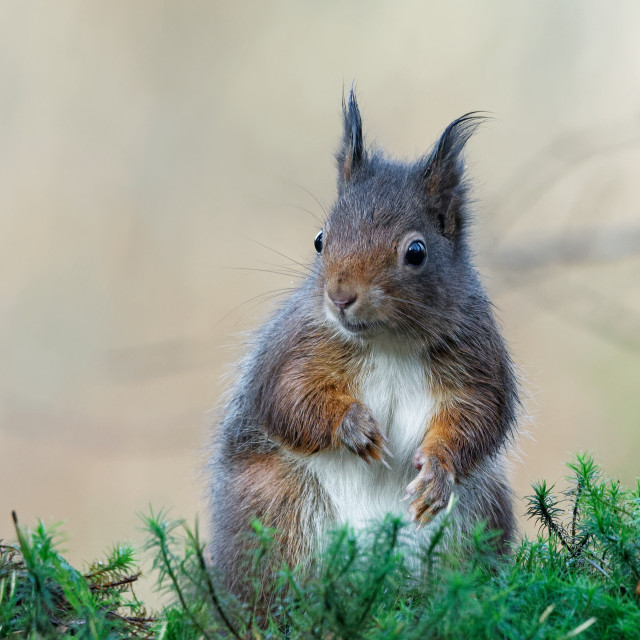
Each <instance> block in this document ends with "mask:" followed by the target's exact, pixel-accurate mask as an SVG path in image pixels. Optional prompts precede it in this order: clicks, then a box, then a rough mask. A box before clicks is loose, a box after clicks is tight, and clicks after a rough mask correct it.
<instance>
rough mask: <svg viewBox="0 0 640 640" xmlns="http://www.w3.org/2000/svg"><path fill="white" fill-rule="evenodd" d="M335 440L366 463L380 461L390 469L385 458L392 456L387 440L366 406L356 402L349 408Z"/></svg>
mask: <svg viewBox="0 0 640 640" xmlns="http://www.w3.org/2000/svg"><path fill="white" fill-rule="evenodd" d="M335 438H336V439H337V441H338V442H340V443H341V444H343V445H344V446H345V447H347V449H349V451H351V452H352V453H355V454H356V455H357V456H360V457H361V458H362V459H363V460H365V461H366V462H371V461H372V460H379V461H380V462H382V464H384V466H385V467H387V468H389V464H388V463H387V461H386V460H385V456H386V457H392V456H391V452H390V451H389V448H388V447H387V439H386V438H385V436H384V434H383V433H382V429H381V428H380V425H379V424H378V422H377V420H376V419H375V418H374V417H373V415H371V412H370V411H369V410H368V409H367V408H366V407H365V406H364V405H362V404H360V403H358V402H354V403H353V404H352V405H351V406H350V407H349V409H348V410H347V413H345V415H344V417H343V418H342V422H341V423H340V426H339V427H338V429H337V430H336V433H335Z"/></svg>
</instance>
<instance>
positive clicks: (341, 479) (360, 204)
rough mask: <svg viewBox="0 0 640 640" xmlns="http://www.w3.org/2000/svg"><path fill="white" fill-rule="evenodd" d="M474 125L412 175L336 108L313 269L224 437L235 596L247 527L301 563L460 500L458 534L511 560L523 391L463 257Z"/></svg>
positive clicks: (352, 107)
mask: <svg viewBox="0 0 640 640" xmlns="http://www.w3.org/2000/svg"><path fill="white" fill-rule="evenodd" d="M481 122H482V118H481V117H479V116H478V115H476V114H467V115H465V116H462V117H461V118H458V119H457V120H455V121H454V122H452V123H451V124H450V125H449V126H448V127H447V128H446V129H445V131H444V133H443V134H442V136H441V137H440V138H439V140H438V142H437V143H436V145H435V146H434V148H433V149H432V150H431V152H429V153H428V154H426V155H425V156H423V157H421V158H419V159H418V160H417V161H415V162H413V163H410V164H407V163H400V162H395V161H392V160H389V159H388V158H387V157H386V156H385V155H384V154H382V153H381V152H380V151H378V150H375V149H367V148H366V147H365V144H364V140H363V135H362V124H361V117H360V111H359V108H358V105H357V102H356V98H355V95H354V93H353V91H352V92H351V94H350V96H349V100H348V104H343V125H344V129H343V138H342V143H341V145H340V148H339V150H338V153H337V154H336V159H337V165H338V196H337V199H336V202H335V204H334V205H333V207H332V209H331V211H330V214H329V216H328V219H327V220H326V222H325V224H324V227H323V229H322V230H321V231H320V232H319V233H318V235H317V236H316V238H315V240H314V245H315V249H316V252H317V254H316V258H315V261H314V263H313V265H312V268H311V270H310V274H309V276H308V277H307V278H306V279H305V280H304V281H303V282H302V284H301V285H300V287H299V288H298V289H297V290H296V291H295V292H294V293H293V295H292V296H291V297H290V298H289V299H288V300H287V301H286V302H285V303H284V304H283V305H282V306H281V308H280V309H279V311H278V312H277V313H276V314H275V315H274V316H273V317H272V318H271V319H270V320H269V321H268V322H267V323H266V324H265V325H264V326H263V327H262V328H260V329H259V330H258V331H257V332H256V333H255V335H254V338H253V343H252V345H251V349H250V351H249V353H248V356H247V357H245V359H244V361H243V362H242V364H241V367H240V368H241V372H240V375H239V379H238V382H237V384H236V386H235V389H234V391H233V394H232V397H231V400H230V401H229V403H228V405H227V407H226V408H225V411H224V415H223V417H222V420H221V424H220V425H219V428H218V430H217V434H216V437H215V444H214V451H213V454H212V456H211V460H210V464H209V468H210V479H211V480H210V483H211V492H210V496H211V500H210V502H211V514H212V530H213V531H212V533H213V542H212V545H211V550H212V561H213V563H214V564H215V565H216V566H217V567H218V568H219V569H220V570H221V571H222V572H223V573H224V574H225V575H226V576H227V579H228V581H229V585H230V586H231V587H232V588H236V587H237V584H236V580H237V578H238V576H240V575H242V574H243V572H244V569H243V567H245V568H246V564H244V563H245V562H246V560H243V558H246V552H247V544H248V543H247V538H246V536H245V535H244V532H246V530H247V528H248V525H249V522H250V520H251V519H252V518H253V517H258V518H260V519H261V520H262V521H263V523H264V524H265V525H267V526H271V527H274V528H275V529H277V530H278V532H279V533H278V543H279V544H278V545H277V547H278V550H279V552H280V555H281V559H284V560H286V561H288V562H289V563H290V564H296V563H299V562H304V561H305V560H306V559H308V558H309V557H310V556H311V555H312V554H313V553H314V551H315V550H316V549H317V548H318V545H319V544H320V540H321V538H322V533H323V532H324V531H325V530H326V529H328V528H331V527H335V526H336V525H339V524H342V523H347V522H348V523H350V524H352V525H354V526H358V527H360V526H365V525H366V524H368V523H369V522H370V521H371V520H372V519H375V518H379V517H382V516H384V515H385V514H386V513H387V512H392V513H396V514H398V515H404V516H406V517H409V518H411V519H413V520H416V521H419V522H421V523H423V524H426V523H428V522H430V521H431V520H432V519H434V518H436V517H438V513H439V512H441V511H442V510H443V508H444V507H446V506H447V504H448V502H449V500H450V498H451V496H452V494H454V493H455V494H456V495H457V497H458V504H457V505H456V508H455V513H454V521H455V524H456V527H455V528H456V529H457V530H458V531H467V530H469V529H470V528H471V527H472V526H473V525H474V523H475V522H476V521H477V520H478V519H485V520H487V521H488V523H489V526H491V527H493V528H498V529H500V530H501V531H502V538H501V541H502V546H503V548H505V549H506V545H507V543H508V541H509V540H510V539H511V537H512V535H513V531H514V520H513V513H512V507H511V491H510V487H509V485H508V481H507V479H506V477H505V468H504V467H505V462H504V445H505V443H506V442H507V441H508V439H509V436H510V434H512V432H513V431H514V429H515V425H516V409H517V405H518V390H517V384H516V378H515V375H514V372H513V366H512V363H511V360H510V357H509V354H508V351H507V348H506V346H505V343H504V340H503V339H502V336H501V334H500V331H499V329H498V326H497V323H496V321H495V318H494V316H493V312H492V308H491V303H490V301H489V300H488V298H487V295H486V293H485V290H484V288H483V287H482V284H481V283H480V280H479V278H478V275H477V272H476V269H475V267H474V266H473V262H472V259H471V253H470V249H469V246H468V233H467V231H468V218H469V212H468V195H467V192H468V187H467V183H466V180H465V175H464V165H463V160H462V152H463V149H464V146H465V144H466V142H467V141H468V140H469V138H470V137H471V135H472V134H473V133H474V132H475V130H476V129H477V127H478V126H479V124H480V123H481ZM403 497H404V498H406V499H409V503H408V505H407V503H406V502H403V501H402V499H403ZM425 529H426V530H428V527H426V528H425Z"/></svg>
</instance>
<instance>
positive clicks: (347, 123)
mask: <svg viewBox="0 0 640 640" xmlns="http://www.w3.org/2000/svg"><path fill="white" fill-rule="evenodd" d="M342 120H343V127H344V129H343V133H342V144H341V145H340V149H339V150H338V152H337V153H336V161H337V163H338V189H339V190H340V191H341V190H342V188H343V187H344V186H345V184H346V183H347V182H349V181H350V180H351V179H352V178H353V177H354V175H355V174H356V173H357V172H358V169H360V167H361V166H362V164H363V163H364V161H365V159H366V152H365V150H364V142H363V139H362V120H361V119H360V109H358V102H357V100H356V93H355V89H354V88H353V86H352V87H351V91H350V92H349V102H348V103H345V100H344V94H343V95H342Z"/></svg>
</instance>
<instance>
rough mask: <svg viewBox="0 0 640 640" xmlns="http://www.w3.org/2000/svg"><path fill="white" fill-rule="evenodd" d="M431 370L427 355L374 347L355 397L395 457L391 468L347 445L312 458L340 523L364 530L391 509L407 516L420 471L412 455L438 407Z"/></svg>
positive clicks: (364, 361) (362, 369)
mask: <svg viewBox="0 0 640 640" xmlns="http://www.w3.org/2000/svg"><path fill="white" fill-rule="evenodd" d="M427 372H428V370H427V367H426V363H425V360H424V358H421V357H420V356H419V355H418V354H415V353H412V352H410V351H409V350H406V349H403V348H398V347H397V346H390V345H375V346H372V347H371V348H370V349H369V350H368V351H367V353H366V355H365V356H364V357H363V358H362V360H361V361H360V366H359V371H358V373H357V375H356V377H355V381H354V382H355V387H356V388H355V393H354V395H355V397H356V399H357V400H359V401H360V402H362V403H363V404H364V405H365V406H366V407H367V408H368V409H369V410H370V411H371V413H372V414H373V416H374V417H375V418H376V420H377V421H378V423H379V424H380V426H381V428H382V431H383V433H384V435H385V436H386V438H387V440H388V447H389V450H390V452H391V456H393V457H391V456H389V458H388V464H389V466H390V469H388V468H386V467H385V466H383V465H381V464H371V463H367V462H365V461H364V460H362V459H361V458H359V457H358V456H356V455H354V454H353V453H351V452H350V451H348V450H345V449H339V450H331V451H323V452H319V453H317V454H314V455H312V456H310V457H309V458H307V464H308V466H309V469H310V471H312V472H313V473H314V474H315V476H316V477H317V479H318V481H319V483H320V485H321V486H322V488H323V489H324V491H325V493H326V495H327V497H328V499H329V503H330V507H331V510H332V512H333V516H334V520H335V523H336V524H345V523H349V524H350V525H352V526H355V527H356V528H360V527H363V526H366V525H367V524H369V523H370V522H371V521H373V520H376V519H378V520H379V519H381V518H383V517H384V516H385V515H386V514H388V513H393V514H396V515H402V516H406V504H405V503H404V502H402V501H401V500H402V497H403V496H404V494H405V487H406V485H407V483H408V481H409V480H410V479H411V478H412V476H413V475H414V474H415V469H414V467H413V465H412V463H411V458H412V454H413V452H414V451H415V450H416V448H417V447H418V445H419V444H420V442H421V440H422V438H423V437H424V434H425V432H426V430H427V427H428V425H429V422H430V419H431V416H432V415H433V412H434V411H435V408H436V400H435V398H434V396H433V395H432V393H431V392H430V389H429V387H430V385H429V381H428V375H427Z"/></svg>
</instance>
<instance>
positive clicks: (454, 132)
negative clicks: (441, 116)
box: [422, 111, 488, 237]
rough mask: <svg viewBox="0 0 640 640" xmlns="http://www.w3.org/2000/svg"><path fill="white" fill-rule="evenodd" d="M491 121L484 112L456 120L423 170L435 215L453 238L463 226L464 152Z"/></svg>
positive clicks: (446, 130)
mask: <svg viewBox="0 0 640 640" xmlns="http://www.w3.org/2000/svg"><path fill="white" fill-rule="evenodd" d="M487 119H488V117H487V116H486V115H482V112H479V111H473V112H471V113H466V114H465V115H463V116H461V117H460V118H458V119H457V120H454V121H453V122H452V123H451V124H450V125H449V126H448V127H447V128H446V129H445V130H444V132H443V134H442V135H441V136H440V139H439V140H438V142H437V143H436V145H435V147H434V149H433V151H432V152H431V154H430V155H429V157H428V158H427V162H426V167H425V168H424V170H423V174H422V176H423V180H424V187H425V190H426V193H427V195H428V196H429V198H430V200H431V207H430V208H431V209H432V210H435V211H436V221H437V224H438V226H439V228H440V230H441V232H442V233H443V235H445V236H448V237H453V236H454V235H455V234H456V232H457V231H459V230H460V229H461V228H462V226H463V223H464V220H463V211H462V209H463V205H464V191H465V190H464V181H463V178H464V165H463V161H462V151H463V150H464V147H465V145H466V144H467V142H469V139H470V138H471V136H472V135H473V134H474V133H475V132H476V130H477V129H478V127H479V126H480V125H481V124H483V123H484V122H485V121H486V120H487Z"/></svg>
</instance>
